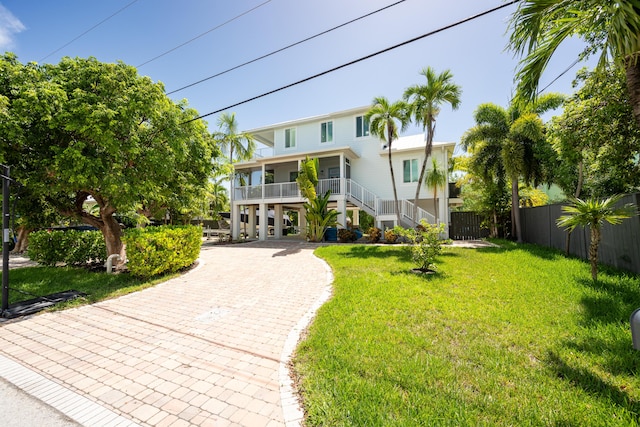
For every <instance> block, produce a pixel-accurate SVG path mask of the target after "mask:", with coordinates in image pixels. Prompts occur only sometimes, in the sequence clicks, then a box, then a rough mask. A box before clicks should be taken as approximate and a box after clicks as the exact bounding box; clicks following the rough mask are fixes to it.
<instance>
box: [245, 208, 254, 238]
mask: <svg viewBox="0 0 640 427" xmlns="http://www.w3.org/2000/svg"><path fill="white" fill-rule="evenodd" d="M247 215H248V220H247V221H248V223H247V234H248V235H249V236H248V237H250V238H252V239H254V238H255V237H256V205H251V206H249V207H248V209H247Z"/></svg>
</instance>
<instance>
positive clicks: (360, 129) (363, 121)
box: [356, 116, 369, 138]
mask: <svg viewBox="0 0 640 427" xmlns="http://www.w3.org/2000/svg"><path fill="white" fill-rule="evenodd" d="M363 136H369V119H367V118H366V117H365V116H358V117H356V138H362V137H363Z"/></svg>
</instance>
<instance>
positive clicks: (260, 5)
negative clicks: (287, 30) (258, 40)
mask: <svg viewBox="0 0 640 427" xmlns="http://www.w3.org/2000/svg"><path fill="white" fill-rule="evenodd" d="M269 2H271V0H267V1H265V2H262V3H260V4H259V5H257V6H255V7H252V8H251V9H249V10H247V11H245V12H242V13H241V14H240V15H237V16H234V17H233V18H231V19H228V20H226V21H225V22H223V23H222V24H219V25H216V26H215V27H213V28H211V29H209V30H207V31H205V32H204V33H202V34H199V35H197V36H195V37H194V38H192V39H189V40H187V41H186V42H184V43H182V44H179V45H178V46H176V47H174V48H171V49H169V50H168V51H166V52H163V53H161V54H160V55H158V56H155V57H153V58H151V59H149V60H148V61H145V62H143V63H142V64H140V65H138V66H137V67H136V68H140V67H142V66H143V65H147V64H148V63H150V62H153V61H155V60H156V59H158V58H162V57H163V56H165V55H167V54H169V53H171V52H173V51H174V50H177V49H180V48H181V47H182V46H185V45H188V44H189V43H191V42H193V41H195V40H198V39H199V38H200V37H202V36H204V35H207V34H209V33H210V32H212V31H215V30H217V29H218V28H221V27H224V26H225V25H227V24H229V23H231V22H233V21H235V20H236V19H239V18H241V17H243V16H244V15H247V14H249V13H251V12H253V11H254V10H256V9H258V8H259V7H262V6H264V5H265V4H267V3H269Z"/></svg>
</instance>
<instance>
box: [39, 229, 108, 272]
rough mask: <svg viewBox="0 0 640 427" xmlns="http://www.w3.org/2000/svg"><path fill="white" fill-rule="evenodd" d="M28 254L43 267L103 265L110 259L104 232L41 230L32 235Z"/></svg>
mask: <svg viewBox="0 0 640 427" xmlns="http://www.w3.org/2000/svg"><path fill="white" fill-rule="evenodd" d="M27 254H28V256H29V258H31V260H32V261H35V262H37V263H38V264H42V265H56V264H57V263H64V264H67V265H74V266H79V265H85V264H90V263H96V264H101V263H104V262H105V260H106V258H107V248H106V246H105V243H104V237H103V235H102V233H101V232H100V231H78V230H41V231H35V232H33V233H31V234H30V235H29V247H28V249H27Z"/></svg>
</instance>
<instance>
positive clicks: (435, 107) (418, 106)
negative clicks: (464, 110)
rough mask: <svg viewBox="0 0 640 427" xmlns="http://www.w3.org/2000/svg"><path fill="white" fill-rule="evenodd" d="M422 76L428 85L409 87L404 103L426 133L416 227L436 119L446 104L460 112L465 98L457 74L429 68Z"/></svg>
mask: <svg viewBox="0 0 640 427" xmlns="http://www.w3.org/2000/svg"><path fill="white" fill-rule="evenodd" d="M420 74H421V75H423V76H424V77H425V79H426V80H427V81H426V83H425V84H422V85H421V84H416V85H413V86H409V87H408V88H407V89H406V90H405V91H404V95H403V97H404V100H405V101H407V102H409V103H410V106H411V115H412V116H413V118H414V120H415V122H416V123H419V124H420V125H421V126H422V129H423V130H424V131H425V146H424V158H423V160H422V167H421V168H420V175H419V178H418V184H417V186H416V194H415V197H414V199H413V205H414V206H413V220H414V222H415V223H416V224H417V223H418V218H417V216H418V215H417V212H418V200H419V198H420V189H421V188H422V183H423V182H424V175H425V173H426V170H427V161H428V158H429V156H430V155H431V151H432V148H433V137H434V135H435V132H436V119H437V117H438V115H439V114H440V109H441V107H442V105H444V104H449V105H451V108H452V109H454V110H457V109H458V107H459V106H460V96H461V94H462V90H461V89H460V86H458V85H456V84H455V83H453V74H452V73H451V71H449V70H445V71H443V72H441V73H440V74H438V73H436V71H435V70H434V69H433V68H431V67H426V68H424V69H423V70H422V72H421V73H420Z"/></svg>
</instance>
